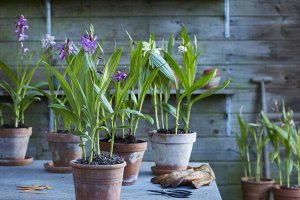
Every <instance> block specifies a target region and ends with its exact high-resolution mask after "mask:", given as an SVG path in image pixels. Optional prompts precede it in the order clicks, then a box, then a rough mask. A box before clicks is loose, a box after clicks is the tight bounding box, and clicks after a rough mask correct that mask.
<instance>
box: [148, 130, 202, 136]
mask: <svg viewBox="0 0 300 200" xmlns="http://www.w3.org/2000/svg"><path fill="white" fill-rule="evenodd" d="M148 134H156V135H191V134H197V132H196V131H193V132H190V133H177V134H170V133H158V132H157V130H152V131H149V132H148Z"/></svg>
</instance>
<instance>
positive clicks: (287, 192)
mask: <svg viewBox="0 0 300 200" xmlns="http://www.w3.org/2000/svg"><path fill="white" fill-rule="evenodd" d="M272 193H273V196H274V199H275V200H298V199H300V188H281V187H280V186H279V185H274V186H273V188H272Z"/></svg>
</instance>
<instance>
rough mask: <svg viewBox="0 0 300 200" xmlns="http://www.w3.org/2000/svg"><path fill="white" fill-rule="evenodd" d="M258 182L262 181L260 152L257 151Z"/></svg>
mask: <svg viewBox="0 0 300 200" xmlns="http://www.w3.org/2000/svg"><path fill="white" fill-rule="evenodd" d="M256 182H260V153H257V162H256Z"/></svg>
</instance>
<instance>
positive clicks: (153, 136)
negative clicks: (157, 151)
mask: <svg viewBox="0 0 300 200" xmlns="http://www.w3.org/2000/svg"><path fill="white" fill-rule="evenodd" d="M148 135H149V137H150V141H151V143H157V144H166V143H167V144H188V143H194V142H195V141H196V139H197V132H192V133H187V134H186V133H182V134H161V133H157V131H156V130H154V131H150V132H148Z"/></svg>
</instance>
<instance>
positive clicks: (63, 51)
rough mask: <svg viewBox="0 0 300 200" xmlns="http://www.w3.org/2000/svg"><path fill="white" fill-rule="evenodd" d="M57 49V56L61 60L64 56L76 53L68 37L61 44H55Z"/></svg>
mask: <svg viewBox="0 0 300 200" xmlns="http://www.w3.org/2000/svg"><path fill="white" fill-rule="evenodd" d="M57 49H58V50H59V57H60V58H61V59H62V60H63V59H65V57H66V56H69V55H71V54H74V53H76V49H75V46H74V43H73V42H72V41H70V40H69V38H67V39H66V41H65V42H64V43H63V44H59V45H57Z"/></svg>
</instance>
